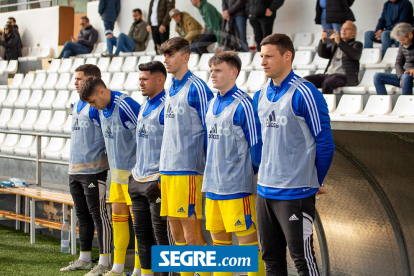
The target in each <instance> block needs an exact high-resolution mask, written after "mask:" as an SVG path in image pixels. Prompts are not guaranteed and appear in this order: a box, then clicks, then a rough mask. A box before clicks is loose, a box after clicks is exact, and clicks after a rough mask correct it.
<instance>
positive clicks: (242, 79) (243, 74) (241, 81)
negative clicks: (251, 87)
mask: <svg viewBox="0 0 414 276" xmlns="http://www.w3.org/2000/svg"><path fill="white" fill-rule="evenodd" d="M246 80H247V72H246V71H243V70H242V71H240V73H239V76H238V77H237V79H236V85H237V87H240V86H242V85H244V84H245V83H246Z"/></svg>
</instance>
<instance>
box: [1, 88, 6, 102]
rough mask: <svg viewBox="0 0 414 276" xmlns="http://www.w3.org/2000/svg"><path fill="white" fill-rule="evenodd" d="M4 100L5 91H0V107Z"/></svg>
mask: <svg viewBox="0 0 414 276" xmlns="http://www.w3.org/2000/svg"><path fill="white" fill-rule="evenodd" d="M6 98H7V89H0V106H2V105H3V102H4V100H5V99H6Z"/></svg>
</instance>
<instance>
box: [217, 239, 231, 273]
mask: <svg viewBox="0 0 414 276" xmlns="http://www.w3.org/2000/svg"><path fill="white" fill-rule="evenodd" d="M232 243H233V242H232V241H220V240H215V239H213V245H218V246H221V245H232ZM213 275H214V276H233V272H213Z"/></svg>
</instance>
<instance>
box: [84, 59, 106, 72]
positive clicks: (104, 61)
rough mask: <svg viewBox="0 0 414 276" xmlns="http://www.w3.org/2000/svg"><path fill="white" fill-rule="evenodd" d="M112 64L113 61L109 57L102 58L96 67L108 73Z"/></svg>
mask: <svg viewBox="0 0 414 276" xmlns="http://www.w3.org/2000/svg"><path fill="white" fill-rule="evenodd" d="M110 62H111V59H110V58H108V57H105V58H100V59H99V61H98V63H97V64H96V66H98V67H99V70H101V72H106V71H108V66H109V63H110ZM86 64H88V63H86Z"/></svg>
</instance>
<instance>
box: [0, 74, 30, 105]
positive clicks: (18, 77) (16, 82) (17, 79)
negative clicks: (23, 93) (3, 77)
mask: <svg viewBox="0 0 414 276" xmlns="http://www.w3.org/2000/svg"><path fill="white" fill-rule="evenodd" d="M23 79H24V74H15V75H14V78H13V81H12V83H11V84H9V85H0V89H7V88H8V89H19V88H20V85H21V84H22V82H23ZM0 101H1V100H0Z"/></svg>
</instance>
